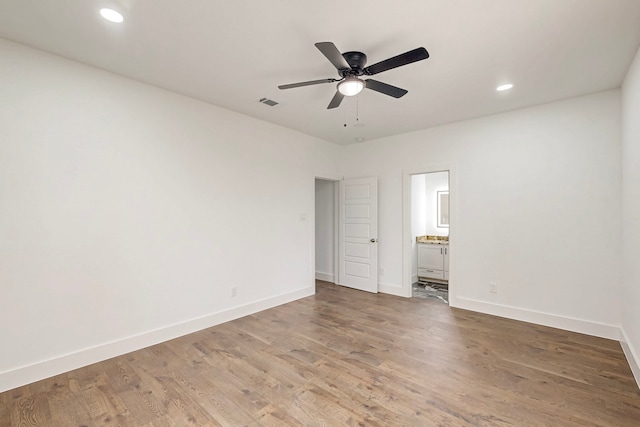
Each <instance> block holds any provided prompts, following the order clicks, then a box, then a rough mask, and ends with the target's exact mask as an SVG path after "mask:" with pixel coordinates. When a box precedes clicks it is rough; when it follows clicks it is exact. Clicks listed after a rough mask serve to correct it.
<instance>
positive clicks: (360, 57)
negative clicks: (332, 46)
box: [340, 52, 367, 77]
mask: <svg viewBox="0 0 640 427" xmlns="http://www.w3.org/2000/svg"><path fill="white" fill-rule="evenodd" d="M342 56H343V57H344V59H345V61H347V64H349V66H350V67H351V69H350V70H340V74H341V75H342V77H346V76H362V75H363V74H364V66H365V64H366V63H367V55H365V54H364V53H362V52H345V53H343V54H342Z"/></svg>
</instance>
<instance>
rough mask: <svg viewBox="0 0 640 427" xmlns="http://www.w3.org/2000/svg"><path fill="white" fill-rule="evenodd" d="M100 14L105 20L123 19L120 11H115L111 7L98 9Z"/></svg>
mask: <svg viewBox="0 0 640 427" xmlns="http://www.w3.org/2000/svg"><path fill="white" fill-rule="evenodd" d="M100 15H102V17H103V18H104V19H106V20H107V21H111V22H117V23H120V22H122V21H124V17H123V16H122V14H121V13H120V12H116V11H115V10H113V9H106V8H105V9H100Z"/></svg>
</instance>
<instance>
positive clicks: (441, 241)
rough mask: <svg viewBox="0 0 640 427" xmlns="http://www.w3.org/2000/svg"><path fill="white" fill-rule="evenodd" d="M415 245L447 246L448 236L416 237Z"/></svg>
mask: <svg viewBox="0 0 640 427" xmlns="http://www.w3.org/2000/svg"><path fill="white" fill-rule="evenodd" d="M416 243H427V244H429V245H448V244H449V236H429V235H426V236H416Z"/></svg>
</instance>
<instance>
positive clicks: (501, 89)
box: [496, 83, 513, 92]
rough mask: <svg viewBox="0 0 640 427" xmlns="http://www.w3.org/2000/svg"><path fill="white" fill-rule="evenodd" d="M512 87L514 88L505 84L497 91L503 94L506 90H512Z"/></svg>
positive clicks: (509, 84)
mask: <svg viewBox="0 0 640 427" xmlns="http://www.w3.org/2000/svg"><path fill="white" fill-rule="evenodd" d="M512 87H513V85H512V84H511V83H507V84H503V85H500V86H498V87H497V88H496V90H497V91H498V92H503V91H505V90H509V89H511V88H512Z"/></svg>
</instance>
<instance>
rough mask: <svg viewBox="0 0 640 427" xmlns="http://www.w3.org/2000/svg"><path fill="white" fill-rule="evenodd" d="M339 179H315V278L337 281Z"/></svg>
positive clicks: (330, 281)
mask: <svg viewBox="0 0 640 427" xmlns="http://www.w3.org/2000/svg"><path fill="white" fill-rule="evenodd" d="M337 203H338V181H334V180H329V179H322V178H316V180H315V278H316V280H322V281H325V282H329V283H336V282H337V279H338V276H337V271H338V270H337V266H338V261H337V258H338V255H337V253H338V251H337V245H338V243H337V242H338V239H337V223H338V216H337V215H338V214H337Z"/></svg>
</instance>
